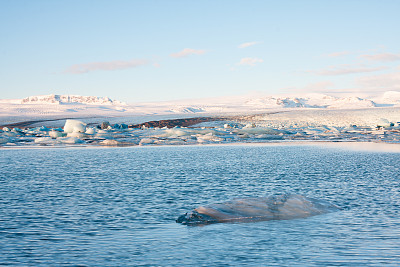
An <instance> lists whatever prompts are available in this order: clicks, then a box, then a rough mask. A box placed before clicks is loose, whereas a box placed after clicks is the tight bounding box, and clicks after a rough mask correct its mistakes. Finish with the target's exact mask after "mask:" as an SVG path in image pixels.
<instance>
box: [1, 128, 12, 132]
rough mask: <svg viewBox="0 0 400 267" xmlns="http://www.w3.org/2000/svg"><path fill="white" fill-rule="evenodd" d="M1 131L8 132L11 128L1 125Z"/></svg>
mask: <svg viewBox="0 0 400 267" xmlns="http://www.w3.org/2000/svg"><path fill="white" fill-rule="evenodd" d="M3 131H5V132H9V131H11V129H10V128H8V127H3Z"/></svg>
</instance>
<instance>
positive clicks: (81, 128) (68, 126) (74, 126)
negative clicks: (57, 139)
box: [64, 120, 86, 133]
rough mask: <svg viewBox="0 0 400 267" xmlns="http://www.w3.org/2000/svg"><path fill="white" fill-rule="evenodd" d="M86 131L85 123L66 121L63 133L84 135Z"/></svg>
mask: <svg viewBox="0 0 400 267" xmlns="http://www.w3.org/2000/svg"><path fill="white" fill-rule="evenodd" d="M85 131H86V123H84V122H82V121H78V120H66V121H65V125H64V132H65V133H84V132H85Z"/></svg>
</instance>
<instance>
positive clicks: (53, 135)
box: [49, 131, 65, 138]
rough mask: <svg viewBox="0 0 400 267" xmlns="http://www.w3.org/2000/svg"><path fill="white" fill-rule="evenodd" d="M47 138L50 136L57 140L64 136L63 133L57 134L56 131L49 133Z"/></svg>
mask: <svg viewBox="0 0 400 267" xmlns="http://www.w3.org/2000/svg"><path fill="white" fill-rule="evenodd" d="M49 136H50V137H51V138H58V137H63V136H65V133H62V132H58V131H50V132H49Z"/></svg>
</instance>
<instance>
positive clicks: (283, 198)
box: [176, 194, 339, 225]
mask: <svg viewBox="0 0 400 267" xmlns="http://www.w3.org/2000/svg"><path fill="white" fill-rule="evenodd" d="M338 209H339V208H338V207H337V206H335V205H333V204H331V203H329V202H327V201H324V200H319V199H315V198H309V197H305V196H302V195H298V194H282V195H272V196H268V197H253V198H237V199H233V200H230V201H227V202H223V203H215V204H210V205H207V206H201V207H198V208H196V209H194V210H192V211H189V212H187V213H185V214H184V215H181V216H179V217H178V219H177V220H176V222H177V223H181V224H184V225H204V224H212V223H227V222H255V221H269V220H289V219H297V218H307V217H310V216H315V215H319V214H324V213H328V212H334V211H337V210H338Z"/></svg>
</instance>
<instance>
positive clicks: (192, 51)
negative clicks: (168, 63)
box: [170, 48, 206, 58]
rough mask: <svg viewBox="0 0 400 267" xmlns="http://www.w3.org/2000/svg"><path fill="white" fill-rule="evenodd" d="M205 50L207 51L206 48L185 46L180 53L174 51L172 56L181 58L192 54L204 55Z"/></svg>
mask: <svg viewBox="0 0 400 267" xmlns="http://www.w3.org/2000/svg"><path fill="white" fill-rule="evenodd" d="M205 52H206V51H205V50H196V49H192V48H185V49H183V50H182V51H180V52H178V53H172V54H171V55H170V56H171V57H174V58H180V57H187V56H190V55H202V54H204V53H205Z"/></svg>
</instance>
